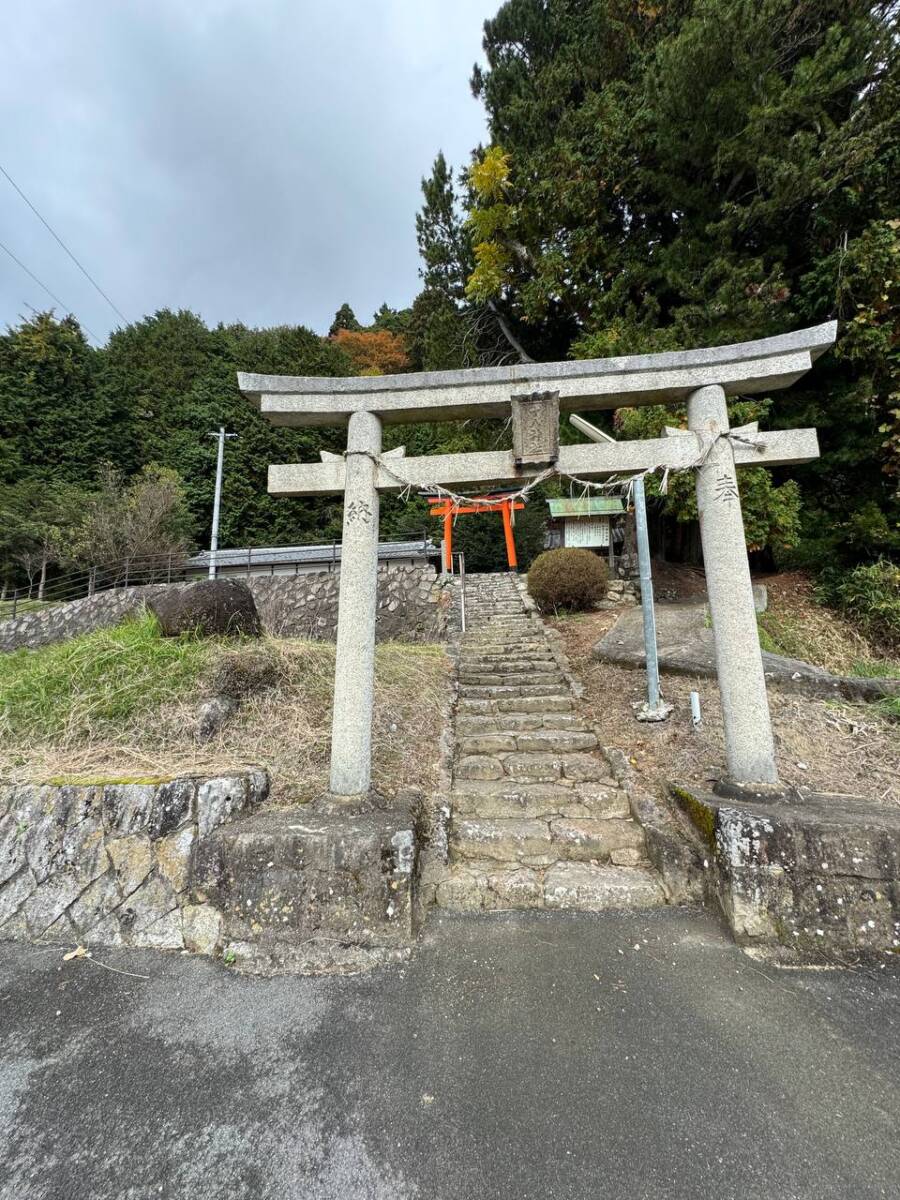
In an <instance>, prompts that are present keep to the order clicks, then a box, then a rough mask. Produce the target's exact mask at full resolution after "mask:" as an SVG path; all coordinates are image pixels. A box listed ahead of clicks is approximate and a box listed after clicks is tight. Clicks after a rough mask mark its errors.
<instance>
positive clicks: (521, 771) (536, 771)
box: [503, 753, 562, 783]
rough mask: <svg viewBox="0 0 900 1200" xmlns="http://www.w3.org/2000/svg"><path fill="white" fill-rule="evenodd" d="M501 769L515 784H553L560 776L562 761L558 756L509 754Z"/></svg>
mask: <svg viewBox="0 0 900 1200" xmlns="http://www.w3.org/2000/svg"><path fill="white" fill-rule="evenodd" d="M503 767H504V769H505V771H506V775H507V776H508V778H509V779H511V780H513V781H514V782H515V783H554V782H555V781H556V780H557V779H559V777H560V775H561V774H562V759H561V757H560V755H558V754H534V753H531V754H509V755H507V757H506V758H505V759H504V760H503Z"/></svg>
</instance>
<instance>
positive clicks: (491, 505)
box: [428, 495, 525, 573]
mask: <svg viewBox="0 0 900 1200" xmlns="http://www.w3.org/2000/svg"><path fill="white" fill-rule="evenodd" d="M468 499H469V503H467V504H462V503H460V501H459V500H450V499H448V498H447V497H445V496H429V497H428V503H429V504H430V505H431V506H432V508H431V513H430V515H431V516H432V517H443V518H444V570H445V571H447V572H448V573H449V572H450V571H452V570H453V520H454V518H455V517H456V516H458V515H459V514H460V513H463V514H465V513H479V512H499V513H500V514H501V516H502V517H503V536H504V537H505V538H506V561H507V563H508V564H509V569H510V570H511V571H514V570H515V569H516V567H517V566H518V562H517V560H516V543H515V539H514V538H513V531H512V524H513V518H512V514H513V512H518V511H520V510H521V509H523V508H524V507H525V505H524V503H523V502H522V501H521V500H516V501H514V500H513V499H512V497H511V496H502V495H500V496H471V497H469V498H468Z"/></svg>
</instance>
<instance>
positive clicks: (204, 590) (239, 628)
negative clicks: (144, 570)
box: [147, 579, 262, 637]
mask: <svg viewBox="0 0 900 1200" xmlns="http://www.w3.org/2000/svg"><path fill="white" fill-rule="evenodd" d="M147 607H148V608H149V609H150V611H151V612H152V613H153V614H154V615H155V616H156V619H157V621H158V622H159V628H160V633H162V635H163V637H181V636H182V635H183V634H196V635H197V636H198V637H259V635H260V634H261V633H262V625H261V624H260V620H259V613H258V612H257V611H256V603H255V602H254V599H253V593H252V592H251V591H250V589H249V588H248V587H247V585H246V584H245V583H242V582H240V581H239V580H237V579H201V580H200V581H199V582H198V583H189V584H186V585H185V586H184V587H178V588H168V589H166V590H164V591H159V592H156V593H155V594H153V595H152V596H150V597H149V598H148V600H147Z"/></svg>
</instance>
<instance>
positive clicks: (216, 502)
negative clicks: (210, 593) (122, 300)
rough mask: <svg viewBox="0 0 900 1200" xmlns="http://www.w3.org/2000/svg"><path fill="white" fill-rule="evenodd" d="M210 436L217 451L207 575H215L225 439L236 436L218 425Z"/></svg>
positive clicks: (213, 576) (213, 577)
mask: <svg viewBox="0 0 900 1200" xmlns="http://www.w3.org/2000/svg"><path fill="white" fill-rule="evenodd" d="M209 436H210V437H214V438H218V440H219V451H218V454H217V456H216V490H215V495H214V497H213V519H212V536H211V537H210V540H209V577H210V579H215V577H216V551H217V550H218V549H219V510H220V508H221V507H222V467H223V464H224V460H225V439H226V438H236V437H237V434H236V433H226V432H225V426H224V425H220V426H219V432H218V433H212V432H210V434H209Z"/></svg>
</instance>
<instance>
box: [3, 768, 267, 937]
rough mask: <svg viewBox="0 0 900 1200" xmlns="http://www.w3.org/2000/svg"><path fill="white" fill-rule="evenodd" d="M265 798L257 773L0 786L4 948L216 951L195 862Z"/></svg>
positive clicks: (217, 919)
mask: <svg viewBox="0 0 900 1200" xmlns="http://www.w3.org/2000/svg"><path fill="white" fill-rule="evenodd" d="M268 790H269V780H268V777H267V775H266V773H265V772H264V771H261V770H255V771H247V772H241V773H237V774H234V775H227V776H222V777H220V778H215V779H206V778H192V777H186V778H179V779H172V780H168V781H166V782H160V783H102V782H97V783H92V784H79V785H74V784H60V785H45V786H40V785H25V786H12V785H0V939H2V938H12V939H21V940H38V939H45V940H48V941H53V942H60V943H71V944H79V945H81V944H85V943H88V942H91V943H94V942H96V943H99V944H101V945H109V946H121V945H126V946H153V947H156V948H158V949H161V950H182V949H187V950H194V951H197V952H199V953H204V954H212V953H214V952H215V951H216V949H218V947H219V945H220V939H221V931H222V918H221V915H220V914H219V912H218V911H217V910H216V909H215V908H213V907H212V906H211V905H209V904H207V903H205V899H206V898H205V896H204V895H203V894H202V893H200V892H197V891H196V889H195V888H194V886H193V885H194V878H193V876H194V869H195V867H194V864H195V862H196V861H197V858H198V855H199V854H201V853H202V851H203V848H204V846H205V844H206V843H207V841H208V839H209V837H210V835H211V834H212V833H213V832H214V831H215V830H216V829H217V828H218V827H219V826H220V825H223V824H224V823H225V822H228V821H230V820H232V819H233V818H234V817H236V816H238V815H239V814H241V813H244V812H247V811H249V810H252V809H253V808H255V807H256V806H257V805H259V804H260V803H261V802H262V801H263V800H264V799H265V798H266V796H267V795H268Z"/></svg>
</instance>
